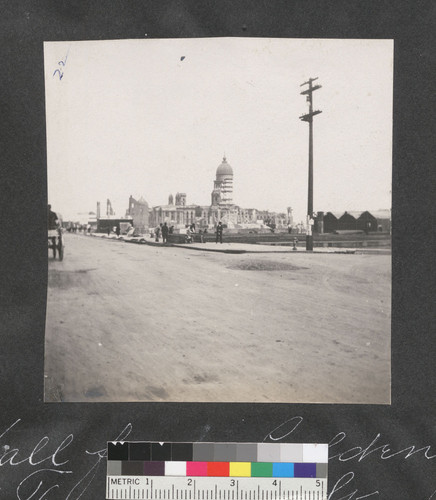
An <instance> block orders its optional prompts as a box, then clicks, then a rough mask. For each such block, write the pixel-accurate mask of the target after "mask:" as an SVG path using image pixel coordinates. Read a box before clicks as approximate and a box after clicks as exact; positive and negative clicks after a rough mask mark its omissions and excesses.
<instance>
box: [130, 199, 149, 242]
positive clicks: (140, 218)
mask: <svg viewBox="0 0 436 500" xmlns="http://www.w3.org/2000/svg"><path fill="white" fill-rule="evenodd" d="M126 217H131V218H132V222H133V227H134V228H135V229H137V230H138V231H139V232H140V233H144V232H145V231H146V230H147V229H148V228H149V227H150V207H149V206H148V203H147V202H146V201H145V200H144V198H143V197H142V196H141V197H140V198H139V200H135V198H133V196H132V195H130V197H129V208H128V209H127V211H126Z"/></svg>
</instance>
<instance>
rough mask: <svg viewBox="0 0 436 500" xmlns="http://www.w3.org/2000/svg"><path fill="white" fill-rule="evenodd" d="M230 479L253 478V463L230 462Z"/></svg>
mask: <svg viewBox="0 0 436 500" xmlns="http://www.w3.org/2000/svg"><path fill="white" fill-rule="evenodd" d="M229 476H230V477H232V476H233V477H251V462H230V470H229Z"/></svg>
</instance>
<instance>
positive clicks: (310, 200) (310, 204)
mask: <svg viewBox="0 0 436 500" xmlns="http://www.w3.org/2000/svg"><path fill="white" fill-rule="evenodd" d="M315 80H318V77H316V78H309V80H308V81H307V82H304V83H302V84H301V85H300V87H302V86H303V85H309V88H308V89H306V90H303V92H301V95H305V96H306V100H307V102H308V103H309V113H307V114H305V115H302V116H300V120H301V121H303V122H308V123H309V192H308V198H307V224H306V250H310V251H312V250H313V235H312V226H311V224H310V222H311V221H312V220H313V117H314V116H315V115H319V114H320V113H321V111H319V110H315V111H313V100H312V93H313V92H314V91H315V90H318V89H320V88H321V85H312V84H313V82H314V81H315Z"/></svg>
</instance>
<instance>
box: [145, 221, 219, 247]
mask: <svg viewBox="0 0 436 500" xmlns="http://www.w3.org/2000/svg"><path fill="white" fill-rule="evenodd" d="M173 230H174V226H171V227H168V224H167V223H166V222H164V223H163V224H159V225H158V226H157V227H156V228H155V229H154V231H153V233H152V237H153V235H154V240H155V241H156V242H157V243H159V241H160V237H162V243H167V242H168V235H169V234H172V233H173ZM196 234H198V236H199V240H200V243H204V241H205V240H204V235H205V234H207V228H203V229H199V230H198V233H197V231H196V228H195V224H194V223H193V224H191V225H189V226H186V235H185V243H193V241H194V238H195V235H196ZM215 234H216V243H218V242H220V243H222V242H223V225H222V223H221V221H220V222H219V223H218V225H217V227H216V231H215Z"/></svg>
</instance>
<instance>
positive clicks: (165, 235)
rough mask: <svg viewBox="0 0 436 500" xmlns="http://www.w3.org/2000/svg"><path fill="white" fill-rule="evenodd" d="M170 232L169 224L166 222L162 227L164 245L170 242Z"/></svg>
mask: <svg viewBox="0 0 436 500" xmlns="http://www.w3.org/2000/svg"><path fill="white" fill-rule="evenodd" d="M168 231H169V227H168V226H167V223H166V222H164V225H163V226H162V242H163V243H167V242H168Z"/></svg>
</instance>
